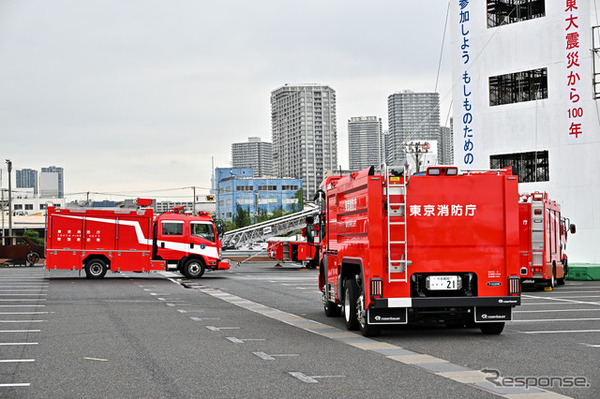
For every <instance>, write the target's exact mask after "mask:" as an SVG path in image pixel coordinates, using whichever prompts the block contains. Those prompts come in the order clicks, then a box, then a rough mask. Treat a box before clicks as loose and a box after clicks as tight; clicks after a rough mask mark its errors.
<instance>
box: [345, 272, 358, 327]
mask: <svg viewBox="0 0 600 399" xmlns="http://www.w3.org/2000/svg"><path fill="white" fill-rule="evenodd" d="M344 322H345V324H346V328H347V329H348V330H351V331H352V330H357V329H358V327H359V324H358V284H356V280H355V279H349V280H346V282H345V283H344Z"/></svg>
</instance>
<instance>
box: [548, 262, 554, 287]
mask: <svg viewBox="0 0 600 399" xmlns="http://www.w3.org/2000/svg"><path fill="white" fill-rule="evenodd" d="M546 284H547V286H548V287H550V288H554V287H556V266H552V276H550V278H549V279H548V280H546Z"/></svg>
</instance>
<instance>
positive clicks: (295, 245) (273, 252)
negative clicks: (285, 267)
mask: <svg viewBox="0 0 600 399" xmlns="http://www.w3.org/2000/svg"><path fill="white" fill-rule="evenodd" d="M316 252H317V248H316V246H315V245H314V244H311V243H309V242H307V241H298V240H295V239H291V240H286V239H283V238H280V239H276V240H270V241H269V242H268V247H267V255H268V256H269V258H272V259H275V260H277V261H278V262H298V263H302V264H306V266H307V267H309V268H312V267H314V266H316V265H314V262H313V260H314V257H315V254H316Z"/></svg>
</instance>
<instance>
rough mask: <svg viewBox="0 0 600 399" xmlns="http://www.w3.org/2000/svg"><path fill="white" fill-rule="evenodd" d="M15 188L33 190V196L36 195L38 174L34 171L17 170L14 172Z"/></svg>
mask: <svg viewBox="0 0 600 399" xmlns="http://www.w3.org/2000/svg"><path fill="white" fill-rule="evenodd" d="M15 174H16V179H15V180H16V187H17V188H33V195H37V194H38V172H37V170H34V169H17V170H16V172H15Z"/></svg>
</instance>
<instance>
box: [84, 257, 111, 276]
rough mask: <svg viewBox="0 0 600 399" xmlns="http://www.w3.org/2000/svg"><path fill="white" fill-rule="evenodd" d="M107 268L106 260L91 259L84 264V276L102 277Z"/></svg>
mask: <svg viewBox="0 0 600 399" xmlns="http://www.w3.org/2000/svg"><path fill="white" fill-rule="evenodd" d="M107 270H108V267H106V262H104V261H103V260H102V259H92V260H89V261H87V263H86V264H85V276H86V277H87V278H102V277H104V275H105V274H106V271H107Z"/></svg>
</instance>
